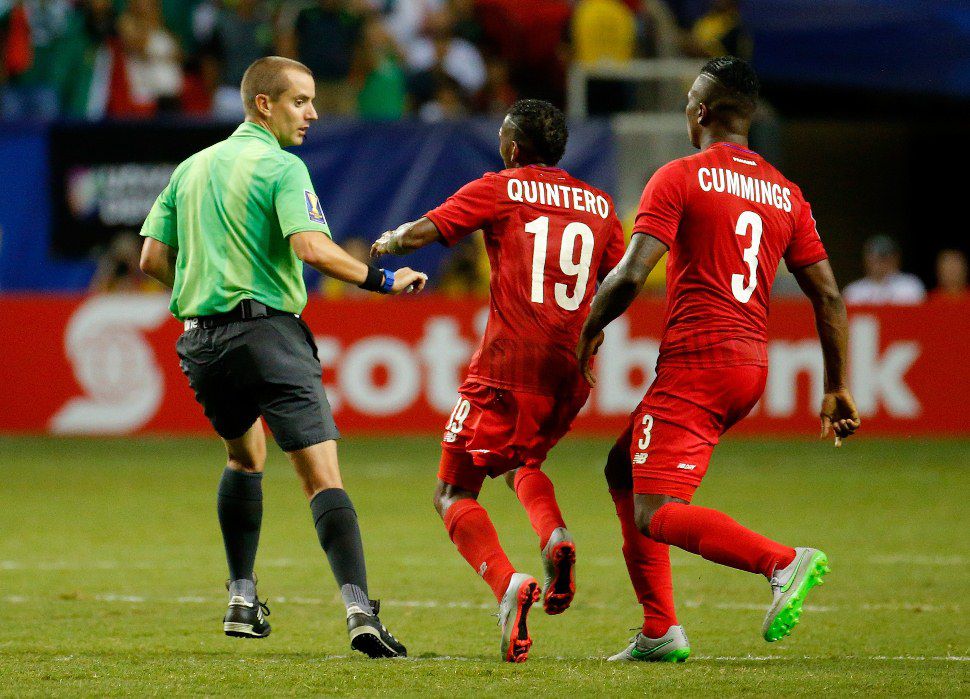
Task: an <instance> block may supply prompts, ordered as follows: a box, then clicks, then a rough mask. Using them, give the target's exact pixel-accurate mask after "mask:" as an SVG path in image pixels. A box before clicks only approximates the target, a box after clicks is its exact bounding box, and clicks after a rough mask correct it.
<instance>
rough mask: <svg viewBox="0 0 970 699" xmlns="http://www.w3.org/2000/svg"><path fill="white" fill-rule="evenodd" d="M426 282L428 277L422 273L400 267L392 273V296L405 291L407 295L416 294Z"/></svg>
mask: <svg viewBox="0 0 970 699" xmlns="http://www.w3.org/2000/svg"><path fill="white" fill-rule="evenodd" d="M427 282H428V275H427V274H425V273H424V272H416V271H415V270H413V269H411V268H410V267H401V269H398V270H395V272H394V286H392V287H391V293H392V294H400V293H401V292H402V291H406V292H407V293H409V294H412V293H413V294H417V293H418V292H420V291H421V290H422V289H423V288H424V285H425V284H426V283H427Z"/></svg>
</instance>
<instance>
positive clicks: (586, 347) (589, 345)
mask: <svg viewBox="0 0 970 699" xmlns="http://www.w3.org/2000/svg"><path fill="white" fill-rule="evenodd" d="M604 337H605V336H604V335H603V332H602V331H600V333H599V334H598V335H597V336H596V337H594V338H588V337H586V336H585V335H580V336H579V345H577V347H576V359H578V360H579V369H580V371H582V372H583V376H585V377H586V382H587V383H588V384H589V385H590V386H595V385H596V375H595V374H594V373H593V355H595V354H596V353H597V352H598V351H599V348H600V345H602V344H603V338H604Z"/></svg>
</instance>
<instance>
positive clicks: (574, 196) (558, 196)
mask: <svg viewBox="0 0 970 699" xmlns="http://www.w3.org/2000/svg"><path fill="white" fill-rule="evenodd" d="M508 194H509V199H511V200H512V201H517V202H520V203H521V202H528V203H529V204H536V203H538V204H543V205H546V206H558V207H561V208H564V209H575V210H576V211H587V212H589V213H591V214H596V215H597V216H599V217H600V218H602V219H606V217H607V216H609V215H610V203H609V202H608V201H607V200H606V197H604V196H602V195H600V194H593V193H592V192H590V191H589V190H587V189H583V188H582V187H567V186H566V185H564V184H552V183H551V182H537V181H535V180H517V179H515V178H514V177H513V178H511V179H510V180H509V184H508Z"/></svg>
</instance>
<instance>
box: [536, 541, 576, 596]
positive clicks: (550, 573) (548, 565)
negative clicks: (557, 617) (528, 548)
mask: <svg viewBox="0 0 970 699" xmlns="http://www.w3.org/2000/svg"><path fill="white" fill-rule="evenodd" d="M542 565H543V566H544V567H545V570H546V584H545V586H544V587H543V588H542V608H543V609H545V610H546V614H562V613H563V612H564V611H566V610H567V609H569V605H570V604H572V602H573V597H574V596H575V595H576V544H574V543H573V538H572V537H571V536H570V535H569V532H568V531H566V529H565V528H563V527H559V528H558V529H556V530H555V531H554V532H553V533H552V535H551V536H550V537H549V541H548V542H546V546H545V548H543V549H542Z"/></svg>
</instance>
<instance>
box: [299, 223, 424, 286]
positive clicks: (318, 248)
mask: <svg viewBox="0 0 970 699" xmlns="http://www.w3.org/2000/svg"><path fill="white" fill-rule="evenodd" d="M290 246H291V247H292V248H293V251H294V252H295V253H296V256H297V257H299V258H300V259H301V260H303V262H305V263H306V264H308V265H310V266H311V267H313V268H314V269H316V270H317V271H319V272H322V273H323V274H326V275H327V276H330V277H333V278H334V279H339V280H340V281H342V282H348V283H351V284H356V285H357V286H363V285H365V284H366V283H367V281H368V278H369V276H371V275H372V274H373V272H372V269H374V268H372V267H370V266H369V265H367V264H365V263H363V262H361V261H360V260H358V259H356V258H354V257H351V256H350V255H349V254H347V252H345V251H344V249H343V248H342V247H340V246H339V245H337V244H336V243H335V242H333V241H332V240H330V238H328V237H327V236H326V235H324V234H323V233H320V232H319V231H301V232H299V233H294V234H293V235H291V236H290ZM380 272H381V273H382V280H383V273H384V270H380ZM427 281H428V275H426V274H424V273H423V272H416V271H414V270H413V269H411V268H410V267H401V268H400V269H398V270H396V271H395V272H394V284H393V286H392V287H391V289H390V292H389V293H392V294H399V293H401V292H402V291H404V290H405V289H407V290H409V291H413V292H417V291H421V290H422V289H423V288H424V285H425V282H427Z"/></svg>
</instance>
